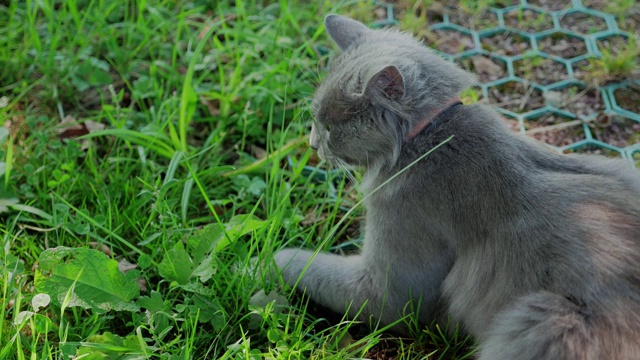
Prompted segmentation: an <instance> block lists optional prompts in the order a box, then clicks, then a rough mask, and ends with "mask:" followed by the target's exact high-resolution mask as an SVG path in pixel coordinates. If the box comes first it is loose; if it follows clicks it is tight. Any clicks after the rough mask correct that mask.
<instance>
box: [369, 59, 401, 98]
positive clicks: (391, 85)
mask: <svg viewBox="0 0 640 360" xmlns="http://www.w3.org/2000/svg"><path fill="white" fill-rule="evenodd" d="M364 93H365V94H367V95H369V96H379V95H384V96H386V97H387V98H389V99H392V100H399V99H401V98H402V97H403V96H404V79H403V78H402V74H401V73H400V69H398V68H397V67H395V66H393V65H389V66H387V67H385V68H384V69H382V70H380V71H378V72H377V73H376V74H375V75H373V76H372V77H371V79H369V82H367V87H366V88H365V90H364Z"/></svg>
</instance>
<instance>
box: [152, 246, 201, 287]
mask: <svg viewBox="0 0 640 360" xmlns="http://www.w3.org/2000/svg"><path fill="white" fill-rule="evenodd" d="M193 268H194V265H193V261H192V260H191V258H190V257H189V254H187V252H186V250H185V249H184V245H182V242H181V241H178V242H177V243H176V244H175V245H174V247H173V249H170V250H169V251H167V253H166V254H165V255H164V259H162V261H161V262H160V264H158V272H159V273H160V276H162V277H163V278H165V279H167V280H171V281H175V282H177V283H178V284H180V285H184V284H187V283H188V282H189V278H191V273H192V272H193Z"/></svg>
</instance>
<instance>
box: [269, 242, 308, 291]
mask: <svg viewBox="0 0 640 360" xmlns="http://www.w3.org/2000/svg"><path fill="white" fill-rule="evenodd" d="M312 255H313V253H312V252H310V251H308V250H300V249H282V250H280V251H278V252H277V253H276V254H275V256H274V260H275V262H276V265H277V266H278V270H280V274H281V275H282V278H283V279H284V281H285V282H286V283H287V284H288V285H289V286H293V285H295V283H296V282H297V281H298V278H299V277H300V274H301V273H302V271H303V270H304V268H305V267H307V263H308V262H309V260H310V259H311V256H312Z"/></svg>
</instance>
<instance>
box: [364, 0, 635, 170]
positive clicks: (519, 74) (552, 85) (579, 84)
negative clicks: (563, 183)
mask: <svg viewBox="0 0 640 360" xmlns="http://www.w3.org/2000/svg"><path fill="white" fill-rule="evenodd" d="M487 3H488V4H489V5H488V6H484V7H476V8H472V7H471V6H473V5H474V4H475V3H472V2H465V1H460V2H455V3H453V2H452V3H451V4H448V3H447V2H446V1H445V2H444V3H429V4H426V3H424V2H420V1H404V2H403V1H399V2H397V3H383V2H377V3H376V6H377V11H376V14H375V16H377V18H378V19H377V21H375V22H374V23H373V26H374V27H382V26H387V25H399V26H401V27H402V28H404V29H405V30H411V31H413V32H414V33H416V34H418V35H420V36H422V37H423V39H424V41H425V42H426V43H427V44H428V45H430V46H431V47H432V48H433V49H434V50H436V51H437V52H439V53H440V54H441V55H442V56H443V57H445V58H447V59H449V60H450V61H454V62H456V63H458V64H459V65H460V66H462V67H463V68H465V69H467V70H469V71H471V72H473V73H475V74H477V75H478V81H479V82H478V84H477V86H476V87H475V91H474V92H473V93H472V94H471V96H473V97H475V98H477V99H478V100H481V101H485V102H488V103H491V104H493V105H495V106H496V107H497V109H498V111H499V112H500V113H501V114H503V116H504V118H505V121H507V122H508V123H509V124H510V126H511V127H512V128H513V129H514V130H515V131H520V132H523V133H525V134H527V135H529V136H532V137H534V138H536V139H538V140H540V141H543V142H545V143H547V144H548V145H549V146H551V147H553V148H555V149H557V150H558V151H561V152H588V153H597V154H603V155H607V156H619V157H622V158H625V159H629V160H631V161H635V163H636V165H638V166H640V79H639V78H638V75H639V74H638V69H640V61H639V60H638V59H639V58H640V57H639V56H638V55H640V51H639V50H640V44H638V43H637V39H638V38H640V5H638V4H635V3H634V2H631V3H630V4H627V5H620V4H618V8H617V9H616V8H615V7H613V6H610V5H608V3H607V2H604V1H602V0H582V1H580V0H573V1H569V0H564V1H563V0H521V1H509V0H495V1H490V2H487ZM465 4H467V5H465ZM624 6H626V8H624ZM612 9H616V10H617V11H619V13H618V14H612V13H608V12H606V11H613V10H612ZM407 17H409V18H407ZM425 23H427V24H428V25H425Z"/></svg>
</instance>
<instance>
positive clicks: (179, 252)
mask: <svg viewBox="0 0 640 360" xmlns="http://www.w3.org/2000/svg"><path fill="white" fill-rule="evenodd" d="M265 224H266V222H265V221H262V220H259V219H258V218H256V217H255V216H253V215H238V216H235V217H234V218H233V219H231V221H229V223H228V224H226V225H224V227H223V226H221V225H219V224H210V225H207V226H205V227H203V228H202V229H200V230H198V231H196V232H194V234H193V235H191V236H189V238H188V239H187V246H186V249H185V247H184V245H183V244H182V242H178V243H176V244H175V246H174V247H173V249H171V250H169V251H167V252H166V253H165V255H164V259H162V261H161V262H160V264H159V265H158V271H159V273H160V276H162V277H163V278H165V279H167V280H170V281H175V282H177V283H178V284H179V285H180V286H181V287H182V288H183V289H184V290H187V291H190V292H195V293H199V294H213V292H212V290H210V289H208V288H206V287H203V286H202V285H201V284H199V283H194V282H193V280H194V279H195V278H197V279H198V280H199V282H200V283H204V282H206V281H208V280H209V279H211V277H212V276H213V275H214V274H215V273H216V268H215V261H214V260H215V256H216V253H217V252H219V251H222V250H224V249H225V248H226V247H228V246H229V244H231V243H232V242H234V241H236V240H237V239H238V238H239V237H240V236H242V235H246V234H248V233H251V232H253V231H255V230H258V229H260V228H262V227H263V226H264V225H265Z"/></svg>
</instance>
